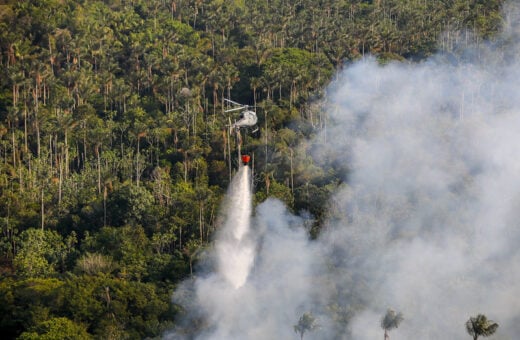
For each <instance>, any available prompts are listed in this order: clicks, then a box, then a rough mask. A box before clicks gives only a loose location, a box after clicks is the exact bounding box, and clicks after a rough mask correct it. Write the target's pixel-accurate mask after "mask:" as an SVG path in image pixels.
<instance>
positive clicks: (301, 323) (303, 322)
mask: <svg viewBox="0 0 520 340" xmlns="http://www.w3.org/2000/svg"><path fill="white" fill-rule="evenodd" d="M293 327H294V331H295V332H296V333H298V334H300V339H303V335H304V334H305V332H311V331H313V330H315V329H316V328H318V327H319V324H318V323H317V322H316V318H315V317H314V315H312V313H311V312H305V313H303V315H302V316H301V317H300V319H299V320H298V323H297V324H296V325H294V326H293Z"/></svg>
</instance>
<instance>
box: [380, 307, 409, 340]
mask: <svg viewBox="0 0 520 340" xmlns="http://www.w3.org/2000/svg"><path fill="white" fill-rule="evenodd" d="M403 320H404V318H403V314H402V313H397V312H396V311H394V310H392V309H388V310H387V311H386V314H385V315H384V316H383V318H382V319H381V328H383V329H384V330H385V340H387V339H390V336H389V335H388V331H389V330H391V329H394V328H397V327H399V325H400V324H401V322H402V321H403Z"/></svg>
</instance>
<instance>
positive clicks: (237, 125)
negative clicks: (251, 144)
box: [224, 99, 258, 165]
mask: <svg viewBox="0 0 520 340" xmlns="http://www.w3.org/2000/svg"><path fill="white" fill-rule="evenodd" d="M224 100H225V101H226V102H227V103H228V104H230V106H233V107H232V108H230V109H227V110H225V111H224V112H226V113H227V112H235V111H241V112H240V117H239V119H238V120H237V121H235V122H234V123H233V124H231V122H230V132H231V133H235V134H236V136H237V147H238V158H239V160H240V161H241V162H242V164H243V165H247V164H248V163H249V161H250V159H251V157H250V156H249V155H246V154H244V155H242V152H241V146H242V136H241V133H240V129H249V128H250V129H252V130H251V131H250V132H251V133H255V132H257V131H258V126H256V123H257V121H258V118H257V117H256V112H255V111H253V110H250V109H249V105H244V104H240V103H237V102H235V101H232V100H230V99H224Z"/></svg>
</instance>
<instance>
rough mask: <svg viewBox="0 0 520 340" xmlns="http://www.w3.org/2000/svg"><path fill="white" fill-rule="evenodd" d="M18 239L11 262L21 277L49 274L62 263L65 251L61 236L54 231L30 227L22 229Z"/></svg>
mask: <svg viewBox="0 0 520 340" xmlns="http://www.w3.org/2000/svg"><path fill="white" fill-rule="evenodd" d="M20 239H21V240H20V247H19V250H18V252H17V254H16V256H15V258H14V261H13V264H14V266H15V269H16V271H17V274H18V275H20V276H21V277H24V278H31V277H45V276H49V275H52V274H54V273H55V272H56V270H57V269H58V267H59V266H60V265H63V263H64V261H65V257H66V255H67V251H66V249H65V244H64V243H63V239H62V237H61V236H60V235H59V234H58V233H56V232H55V231H52V230H41V229H34V228H31V229H27V230H24V231H23V232H22V233H21V235H20Z"/></svg>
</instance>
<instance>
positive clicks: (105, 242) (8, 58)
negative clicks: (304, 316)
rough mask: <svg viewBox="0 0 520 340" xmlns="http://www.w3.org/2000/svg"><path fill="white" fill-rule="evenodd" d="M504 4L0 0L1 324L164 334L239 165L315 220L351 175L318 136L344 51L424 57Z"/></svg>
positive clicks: (453, 0)
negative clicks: (319, 156)
mask: <svg viewBox="0 0 520 340" xmlns="http://www.w3.org/2000/svg"><path fill="white" fill-rule="evenodd" d="M502 2H503V1H500V0H492V1H490V0H486V1H484V0H449V1H441V0H428V1H426V0H406V1H397V0H374V1H368V0H339V1H338V0H335V1H333V0H323V1H313V0H299V1H284V0H265V1H241V0H234V1H220V0H213V1H209V0H204V1H201V0H177V1H175V0H174V1H165V0H152V1H143V0H135V1H131V0H129V1H124V0H120V1H90V0H83V1H72V0H42V1H8V0H4V1H0V196H1V198H0V201H1V204H0V229H1V238H0V272H1V273H2V276H1V277H2V278H1V280H0V292H1V293H0V300H1V303H0V311H1V313H0V332H1V333H2V334H3V335H4V336H6V338H17V337H20V338H21V339H33V338H37V337H38V336H43V335H45V336H47V337H48V338H53V339H58V338H65V337H67V334H80V337H81V338H85V339H86V338H91V337H101V336H103V338H106V337H108V338H113V339H120V338H145V337H157V336H160V335H161V333H162V332H163V331H164V330H165V329H167V328H168V327H170V326H171V324H172V322H173V320H174V317H175V314H176V313H177V312H178V311H177V309H176V307H175V306H174V305H171V304H170V303H169V301H170V300H169V295H170V294H171V291H172V290H173V288H174V287H175V285H176V284H177V283H178V282H180V281H181V280H182V279H184V278H186V277H189V276H190V275H192V272H193V265H194V263H195V262H196V261H197V257H198V256H199V254H200V251H199V249H200V248H202V247H205V246H207V245H208V244H209V243H210V242H211V239H212V233H213V232H214V230H215V229H216V228H217V215H218V209H219V203H220V201H221V198H222V195H223V193H224V191H225V189H226V187H227V185H228V184H229V182H230V178H231V176H232V174H233V173H234V172H235V171H236V167H237V160H236V147H237V145H236V144H237V142H236V139H235V137H234V136H233V135H231V134H230V132H229V129H228V126H229V122H230V121H231V120H233V119H235V118H236V117H233V116H231V115H230V114H229V113H225V112H224V111H225V109H226V105H225V101H224V99H225V98H231V99H233V100H236V101H238V102H240V103H244V104H248V105H251V106H252V107H254V108H255V110H256V112H257V114H258V118H259V127H260V130H259V132H258V133H256V134H255V135H251V134H245V135H244V136H243V139H244V140H243V145H242V150H245V151H246V152H248V153H250V154H252V155H253V156H254V157H253V159H254V163H253V166H254V168H255V174H256V175H255V192H256V194H255V199H256V202H261V201H262V200H264V199H265V198H266V197H268V196H274V197H278V198H279V199H281V200H282V201H284V202H285V203H286V204H287V206H288V207H289V208H290V209H292V210H293V211H294V212H296V213H298V212H301V211H306V212H308V213H310V215H311V216H312V219H313V221H314V222H313V227H312V230H311V234H312V235H313V236H315V235H317V234H319V232H320V228H321V226H322V225H321V222H322V220H323V218H324V214H325V211H324V206H323V205H324V204H325V202H326V200H327V198H328V196H329V194H330V193H331V192H332V191H333V190H334V188H335V187H336V186H337V185H338V184H339V183H340V182H342V181H345V180H347V175H348V169H346V168H344V167H342V166H339V165H338V164H335V163H334V161H333V160H330V162H328V163H326V164H327V165H326V166H325V168H324V167H323V166H321V167H318V166H317V165H315V164H314V162H313V160H312V159H311V158H310V156H308V154H307V152H306V151H307V150H306V148H307V147H309V146H308V145H307V144H306V143H305V140H306V138H308V137H310V136H312V135H314V134H315V133H316V131H318V130H320V129H321V128H323V127H325V126H326V125H327V116H326V115H325V114H324V113H323V111H322V110H320V107H319V100H320V99H321V98H322V96H323V91H324V89H325V87H326V85H327V84H328V83H329V82H330V81H331V80H332V79H333V78H334V76H335V74H336V72H337V71H338V70H339V69H341V68H343V67H344V65H345V64H348V63H349V62H351V61H354V60H356V59H359V58H361V57H363V56H365V55H374V56H376V57H377V58H378V60H379V61H380V62H381V63H385V62H388V61H390V60H409V61H410V62H418V61H421V60H424V59H425V58H427V57H428V56H430V55H432V54H433V53H435V52H437V51H439V50H442V51H445V52H446V53H447V54H450V55H451V56H452V57H453V58H454V59H456V58H458V57H457V48H458V47H460V46H461V45H465V44H471V43H475V42H477V43H478V42H480V41H482V40H483V39H489V38H492V37H493V34H494V33H496V32H497V31H498V30H499V29H500V27H501V25H502V17H501V12H500V7H501V5H502Z"/></svg>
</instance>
